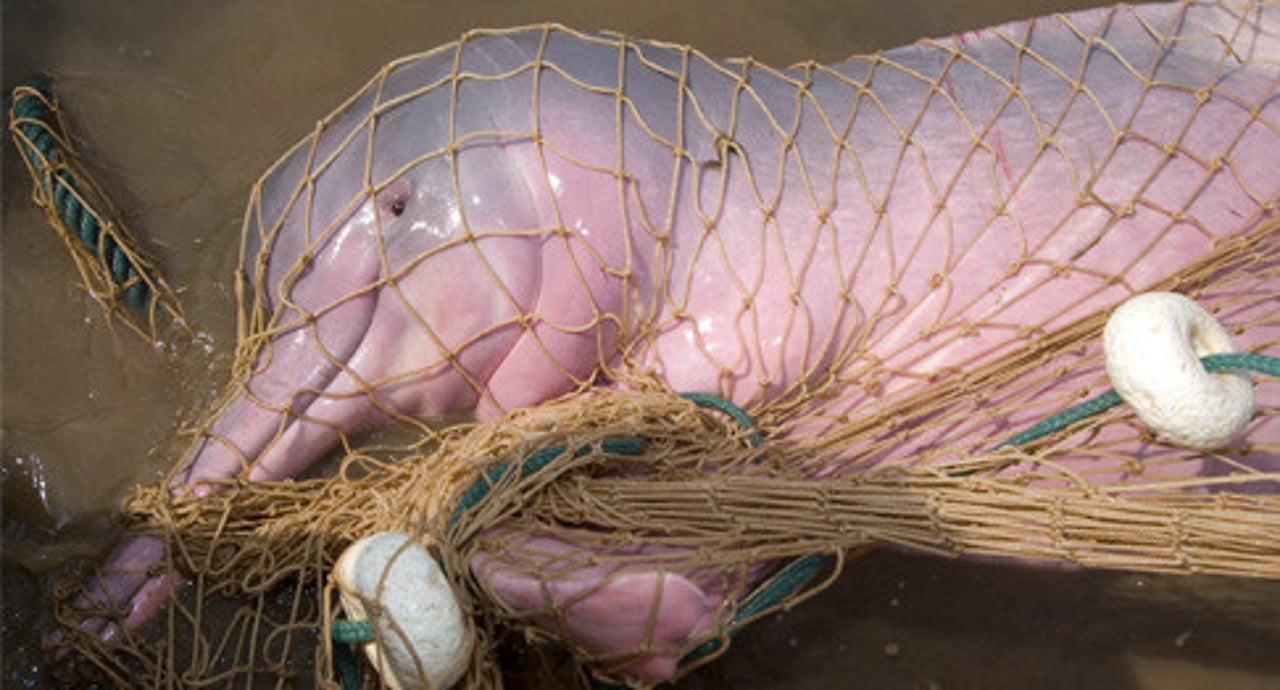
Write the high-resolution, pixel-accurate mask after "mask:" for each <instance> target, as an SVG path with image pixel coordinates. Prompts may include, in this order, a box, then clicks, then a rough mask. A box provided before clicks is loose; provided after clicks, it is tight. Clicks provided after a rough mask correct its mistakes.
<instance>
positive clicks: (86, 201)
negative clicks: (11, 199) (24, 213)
mask: <svg viewBox="0 0 1280 690" xmlns="http://www.w3.org/2000/svg"><path fill="white" fill-rule="evenodd" d="M9 134H10V136H11V137H12V138H13V142H14V145H15V146H16V147H17V148H18V152H19V153H20V154H22V162H23V163H24V164H25V165H26V168H27V172H28V173H29V174H30V175H31V179H32V183H33V190H32V198H33V199H34V200H35V202H36V204H37V205H38V206H39V207H40V208H41V210H43V211H44V214H45V218H47V219H48V221H49V224H50V225H51V226H52V227H53V229H54V230H55V231H56V232H57V234H58V236H59V237H61V238H62V240H63V241H64V242H65V243H66V246H67V251H68V253H70V255H71V258H72V260H73V261H74V262H75V266H76V269H77V271H78V272H79V274H80V280H81V283H82V285H83V286H84V288H85V290H86V291H87V292H88V293H89V295H90V296H91V297H92V298H93V299H94V301H96V302H97V303H98V304H99V305H100V306H102V308H103V309H104V310H105V311H106V312H107V314H108V315H109V317H111V318H110V319H109V320H108V323H116V322H119V323H123V324H124V325H125V326H127V327H128V328H129V329H130V330H132V331H134V332H135V333H137V334H138V335H140V336H142V337H143V338H145V339H146V340H147V341H148V342H151V343H158V342H160V341H161V340H162V339H163V338H164V337H165V336H166V335H169V334H173V333H180V334H182V335H184V336H187V337H189V336H190V335H191V330H190V328H189V327H188V326H187V322H186V320H185V319H184V318H183V314H182V306H181V304H179V302H178V299H177V297H176V296H175V295H174V293H173V290H172V289H171V288H170V287H169V285H168V284H167V283H166V282H165V281H164V278H163V277H162V276H161V275H160V273H159V272H158V271H157V270H156V268H155V266H154V264H153V262H152V261H151V260H150V259H149V258H148V257H147V256H146V255H145V254H144V253H143V252H142V251H141V250H140V249H139V248H138V244H137V242H136V241H135V240H133V238H132V237H130V235H129V233H128V232H127V231H126V230H125V228H124V225H123V223H121V221H120V219H119V217H118V215H117V214H116V211H115V209H114V208H113V207H112V206H111V204H110V203H109V202H108V200H107V196H106V195H105V194H104V193H103V192H102V189H101V188H100V187H99V186H98V185H97V184H96V183H95V182H94V181H93V178H92V177H90V176H89V172H88V169H87V168H86V166H85V165H84V164H83V162H81V160H80V158H79V156H77V155H76V152H75V148H74V147H73V146H72V143H71V140H70V138H69V137H68V135H67V127H66V125H65V123H64V122H63V118H62V111H61V109H59V107H58V104H57V101H56V100H55V99H54V96H53V89H52V81H51V80H50V79H49V78H48V77H45V76H37V77H33V78H32V79H30V80H29V81H27V82H26V83H25V84H22V85H21V86H18V87H17V88H15V89H14V91H13V94H12V102H11V106H10V110H9Z"/></svg>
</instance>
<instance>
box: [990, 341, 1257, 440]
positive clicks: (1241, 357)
mask: <svg viewBox="0 0 1280 690" xmlns="http://www.w3.org/2000/svg"><path fill="white" fill-rule="evenodd" d="M1200 365H1201V366H1203V367H1204V369H1205V371H1207V372H1209V373H1211V374H1212V373H1216V372H1219V371H1252V372H1255V373H1258V374H1264V375H1267V376H1280V357H1272V356H1270V355H1263V354H1258V353H1254V352H1224V353H1221V354H1216V355H1205V356H1204V357H1201V358H1200ZM1121 402H1124V401H1123V400H1122V399H1121V398H1120V394H1119V393H1116V392H1115V391H1114V390H1109V391H1107V392H1106V393H1103V394H1102V395H1099V396H1098V397H1096V398H1093V399H1091V400H1086V401H1085V402H1082V403H1080V404H1079V405H1076V406H1075V407H1070V408H1067V409H1066V410H1063V411H1062V412H1059V413H1058V414H1055V415H1053V416H1052V417H1048V418H1045V419H1042V420H1040V421H1039V422H1037V423H1036V424H1034V425H1032V426H1031V427H1029V428H1027V429H1026V430H1025V431H1022V432H1020V433H1018V434H1016V435H1015V436H1013V437H1012V438H1010V439H1009V440H1007V441H1005V442H1004V443H1001V444H1000V445H998V446H996V447H995V448H993V450H999V449H1001V448H1007V447H1011V446H1020V445H1022V444H1024V443H1030V442H1032V441H1038V440H1040V439H1042V438H1044V437H1046V436H1048V435H1050V434H1053V433H1056V432H1058V431H1061V430H1063V429H1065V428H1067V427H1069V426H1071V425H1073V424H1075V423H1076V422H1079V421H1082V420H1085V419H1088V418H1089V417H1092V416H1094V415H1097V414H1101V413H1102V412H1104V411H1106V410H1109V409H1111V408H1113V407H1115V406H1116V405H1119V404H1120V403H1121Z"/></svg>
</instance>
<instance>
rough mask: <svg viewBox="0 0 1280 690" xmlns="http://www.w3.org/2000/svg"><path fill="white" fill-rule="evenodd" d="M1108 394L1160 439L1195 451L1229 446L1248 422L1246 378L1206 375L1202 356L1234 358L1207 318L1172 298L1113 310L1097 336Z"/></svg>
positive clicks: (1136, 300) (1135, 301)
mask: <svg viewBox="0 0 1280 690" xmlns="http://www.w3.org/2000/svg"><path fill="white" fill-rule="evenodd" d="M1102 340H1103V347H1104V348H1105V351H1106V360H1107V374H1108V375H1109V376H1110V377H1111V384H1112V385H1113V386H1115V389H1116V392H1117V393H1119V394H1120V397H1121V398H1123V399H1124V401H1125V402H1126V403H1128V404H1129V405H1130V406H1131V407H1132V408H1133V409H1134V411H1135V412H1136V413H1137V415H1138V418H1139V419H1141V420H1142V421H1143V423H1145V424H1146V425H1147V426H1149V427H1151V429H1153V430H1154V431H1155V432H1156V434H1157V435H1158V436H1159V438H1161V439H1162V440H1164V441H1167V442H1169V443H1174V444H1177V445H1179V446H1183V447H1185V448H1191V449H1195V450H1213V449H1215V448H1221V447H1223V446H1225V445H1227V444H1228V443H1230V442H1231V439H1233V438H1234V437H1235V436H1236V435H1237V434H1239V433H1240V431H1241V430H1242V429H1243V428H1244V426H1245V424H1247V423H1248V422H1249V420H1250V418H1252V417H1253V384H1252V382H1251V381H1250V380H1249V377H1248V375H1247V374H1244V373H1237V372H1219V373H1215V374H1210V373H1208V372H1207V371H1205V369H1204V366H1203V365H1201V364H1200V358H1201V357H1203V356H1205V355H1211V354H1220V353H1224V352H1235V348H1234V346H1233V345H1232V343H1231V338H1230V336H1229V335H1227V332H1226V330H1225V329H1224V328H1223V327H1222V325H1221V324H1219V323H1218V322H1217V321H1216V320H1215V319H1214V318H1213V316H1212V315H1210V314H1209V312H1207V311H1205V309H1204V308H1203V307H1201V306H1200V305H1199V304H1196V303H1195V302H1193V301H1191V300H1190V299H1188V298H1186V297H1184V296H1182V295H1179V294H1176V293H1172V292H1148V293H1145V294H1141V295H1138V296H1136V297H1133V298H1132V299H1130V300H1129V301H1127V302H1125V303H1124V304H1122V305H1120V307H1119V308H1117V309H1116V310H1115V312H1114V313H1113V314H1112V315H1111V318H1110V320H1108V321H1107V325H1106V328H1105V329H1103V334H1102Z"/></svg>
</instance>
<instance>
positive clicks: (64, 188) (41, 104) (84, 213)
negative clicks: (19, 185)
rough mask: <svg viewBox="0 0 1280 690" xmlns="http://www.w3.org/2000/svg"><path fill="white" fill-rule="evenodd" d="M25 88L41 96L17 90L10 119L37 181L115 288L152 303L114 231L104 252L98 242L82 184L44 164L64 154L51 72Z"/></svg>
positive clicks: (132, 302)
mask: <svg viewBox="0 0 1280 690" xmlns="http://www.w3.org/2000/svg"><path fill="white" fill-rule="evenodd" d="M24 86H26V87H28V88H29V89H32V90H34V91H37V92H39V94H40V96H42V97H43V98H41V97H38V96H36V95H35V94H32V93H30V92H28V91H25V90H19V91H17V92H16V93H15V96H14V101H13V111H12V118H13V121H14V122H16V123H17V128H18V130H19V131H20V132H22V134H23V137H25V139H24V138H15V141H16V143H17V146H18V150H19V152H21V154H22V157H23V158H25V159H26V161H27V164H28V165H29V166H30V169H31V170H32V171H33V173H34V174H36V176H37V177H36V184H37V185H39V187H40V190H41V191H42V192H43V193H44V196H45V197H46V198H50V199H52V200H53V206H54V210H55V212H56V213H57V214H58V217H59V218H61V219H62V221H63V222H64V223H66V224H67V227H68V228H70V229H71V231H72V232H73V233H75V235H76V237H78V238H79V239H80V243H81V244H83V245H84V247H85V249H87V250H88V251H89V254H90V255H91V256H93V257H94V258H96V259H97V260H98V262H99V263H100V264H101V265H102V267H103V268H104V269H106V271H107V273H108V274H109V275H110V276H111V279H112V281H113V282H114V284H115V285H117V286H122V285H129V287H128V288H127V289H126V290H125V291H124V297H125V302H126V303H127V304H128V305H129V306H131V307H133V308H134V309H138V310H145V309H146V308H147V307H149V306H150V304H151V300H152V298H153V295H152V294H151V289H150V287H148V285H147V283H146V281H143V280H138V279H137V278H138V276H139V274H140V270H139V269H138V267H137V266H135V265H133V262H131V261H130V260H129V256H128V255H127V254H125V252H124V250H123V248H121V247H120V246H119V245H118V244H117V243H116V241H115V239H114V238H112V237H111V235H107V236H106V237H105V238H102V247H101V251H102V253H101V255H99V253H98V251H99V247H98V240H99V236H100V235H101V232H102V228H101V227H100V226H99V223H98V219H97V217H95V216H94V214H93V213H91V212H89V210H88V209H86V208H85V207H84V205H83V203H81V201H80V198H81V197H80V195H79V194H78V192H79V191H80V190H79V187H78V186H77V185H76V183H75V181H74V179H73V178H72V175H71V172H70V171H69V170H67V169H65V168H59V169H57V170H56V171H54V170H50V169H49V168H48V167H46V166H45V162H46V161H48V162H51V163H63V162H65V160H66V159H65V157H64V155H63V153H62V150H61V149H60V148H59V147H58V141H57V140H56V139H55V138H54V137H53V135H52V134H51V133H50V132H51V131H52V130H53V129H54V127H56V126H57V123H56V122H55V121H54V117H53V112H52V111H51V110H50V109H49V107H48V105H47V103H49V102H51V101H52V100H53V82H52V80H51V79H50V78H49V76H48V75H44V74H39V75H36V76H34V77H31V78H30V79H28V80H27V82H26V83H25V84H24Z"/></svg>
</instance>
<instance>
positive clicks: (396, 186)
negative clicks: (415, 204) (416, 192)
mask: <svg viewBox="0 0 1280 690" xmlns="http://www.w3.org/2000/svg"><path fill="white" fill-rule="evenodd" d="M412 192H413V190H412V189H411V188H410V186H409V185H408V184H406V183H404V182H403V181H399V180H398V181H396V182H393V183H392V184H391V185H390V186H388V187H387V188H386V189H383V190H382V191H380V192H378V208H379V210H380V211H381V212H382V213H383V214H385V215H390V216H391V217H393V218H399V217H400V216H403V215H404V212H405V211H406V210H408V208H409V201H410V198H409V197H410V194H412Z"/></svg>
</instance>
